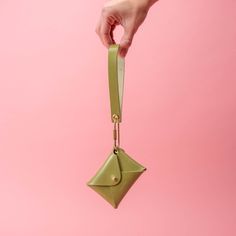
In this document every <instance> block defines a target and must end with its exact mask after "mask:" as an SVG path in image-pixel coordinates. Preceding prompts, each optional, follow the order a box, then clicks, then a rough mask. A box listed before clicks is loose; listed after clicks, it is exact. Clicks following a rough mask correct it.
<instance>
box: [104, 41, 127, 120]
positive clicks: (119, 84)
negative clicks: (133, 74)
mask: <svg viewBox="0 0 236 236" xmlns="http://www.w3.org/2000/svg"><path fill="white" fill-rule="evenodd" d="M118 51H119V44H112V45H110V47H109V49H108V79H109V93H110V108H111V120H112V122H113V123H114V122H118V123H120V122H121V120H122V103H123V90H124V71H125V60H124V58H123V57H120V56H119V55H118Z"/></svg>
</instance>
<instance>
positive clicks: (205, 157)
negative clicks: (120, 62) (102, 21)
mask: <svg viewBox="0 0 236 236" xmlns="http://www.w3.org/2000/svg"><path fill="white" fill-rule="evenodd" d="M103 2H104V1H102V0H99V1H81V0H67V1H58V0H57V1H55V0H41V1H32V0H21V1H18V0H11V1H10V0H2V1H1V2H0V30H1V37H0V235H1V236H14V235H15V236H21V235H22V236H52V235H57V236H67V235H70V236H75V235H76V236H78V235H79V236H94V235H113V236H118V235H119V236H120V235H131V236H144V235H148V236H156V235H160V236H234V235H236V226H235V218H236V189H235V185H236V172H235V168H236V160H235V158H236V144H235V140H236V123H235V120H236V81H235V79H236V65H235V61H236V46H235V42H236V27H235V17H236V2H235V1H234V0H208V1H205V0H198V1H196V0H189V1H186V0H178V1H177V0H176V1H167V0H162V1H160V2H159V3H157V4H156V5H154V6H153V8H152V9H151V10H150V12H149V14H148V17H147V19H146V21H145V22H144V23H143V25H142V26H141V27H140V29H139V31H138V32H137V33H136V35H135V38H134V43H133V45H132V47H131V48H130V51H129V53H128V55H127V57H126V77H125V94H124V106H123V123H122V125H121V144H122V147H123V148H124V149H125V150H126V151H127V153H129V154H130V155H131V156H132V157H133V158H135V159H136V160H137V161H139V162H140V163H142V164H143V165H145V166H146V167H147V169H148V170H147V172H145V174H143V175H142V177H141V178H140V179H139V180H138V181H137V182H136V184H135V185H134V186H133V188H132V189H131V190H130V191H129V193H128V194H127V196H126V197H125V199H124V200H123V201H122V203H121V205H120V207H119V208H118V209H117V210H114V209H113V208H112V207H111V206H110V205H109V204H108V203H107V202H105V201H104V200H103V199H102V198H101V197H100V196H98V195H97V194H96V193H95V192H93V191H92V190H91V189H89V188H88V187H87V186H86V182H87V181H88V180H89V179H90V177H91V176H92V175H93V174H94V173H95V171H96V170H97V169H98V167H100V165H101V164H102V163H103V161H104V160H105V158H106V157H107V155H108V154H109V153H110V151H111V147H112V144H113V142H112V124H111V122H110V107H109V100H108V99H109V98H108V81H107V51H106V49H105V47H104V46H103V45H102V44H101V42H100V41H99V38H98V37H97V35H96V33H95V26H96V23H97V20H98V18H99V15H100V10H101V7H102V5H103ZM121 33H122V31H121V30H119V31H118V33H117V38H119V37H120V35H121Z"/></svg>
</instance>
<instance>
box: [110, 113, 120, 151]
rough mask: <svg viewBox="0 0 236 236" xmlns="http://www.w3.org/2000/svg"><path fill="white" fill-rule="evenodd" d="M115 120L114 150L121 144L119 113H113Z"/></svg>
mask: <svg viewBox="0 0 236 236" xmlns="http://www.w3.org/2000/svg"><path fill="white" fill-rule="evenodd" d="M112 119H113V122H114V129H113V139H114V150H115V151H116V148H117V147H119V146H120V125H119V124H120V122H119V116H118V115H117V114H113V116H112Z"/></svg>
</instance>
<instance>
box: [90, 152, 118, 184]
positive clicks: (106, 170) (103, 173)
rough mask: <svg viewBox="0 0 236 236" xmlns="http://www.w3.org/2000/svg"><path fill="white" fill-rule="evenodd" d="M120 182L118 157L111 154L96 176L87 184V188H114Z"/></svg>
mask: <svg viewBox="0 0 236 236" xmlns="http://www.w3.org/2000/svg"><path fill="white" fill-rule="evenodd" d="M120 181H121V170H120V165H119V160H118V157H117V156H116V155H115V154H114V153H111V154H110V155H109V157H108V158H107V160H106V161H105V163H104V164H103V165H102V167H101V168H100V169H99V170H98V172H97V173H96V175H95V176H94V177H93V178H92V179H91V180H90V181H89V182H88V183H87V185H88V186H94V185H96V186H115V185H117V184H119V183H120Z"/></svg>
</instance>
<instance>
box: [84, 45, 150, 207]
mask: <svg viewBox="0 0 236 236" xmlns="http://www.w3.org/2000/svg"><path fill="white" fill-rule="evenodd" d="M118 51H119V45H117V44H113V45H111V46H110V47H109V50H108V77H109V93H110V106H111V121H112V123H114V130H113V138H114V146H113V148H112V151H111V152H110V154H109V156H108V158H107V160H106V161H105V163H104V164H103V165H102V166H101V168H100V169H99V170H98V171H97V173H96V174H95V176H93V177H92V179H91V180H90V181H89V182H88V183H87V185H88V186H89V187H91V188H92V189H93V190H94V191H96V192H97V193H98V194H100V195H101V196H102V197H103V198H104V199H105V200H107V201H108V202H109V203H110V204H111V205H112V206H113V207H114V208H117V207H118V205H119V203H120V202H121V200H122V199H123V197H124V196H125V194H126V193H127V192H128V190H129V189H130V188H131V186H132V185H133V184H134V183H135V181H136V180H137V179H138V177H139V176H140V175H141V174H142V173H143V172H144V171H145V170H146V168H145V167H144V166H142V165H141V164H139V163H138V162H137V161H135V160H134V159H132V158H131V157H130V156H129V155H128V154H127V153H126V152H125V151H124V149H122V148H121V147H120V132H119V124H120V123H121V114H122V100H123V87H124V58H121V57H120V56H119V55H118Z"/></svg>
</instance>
